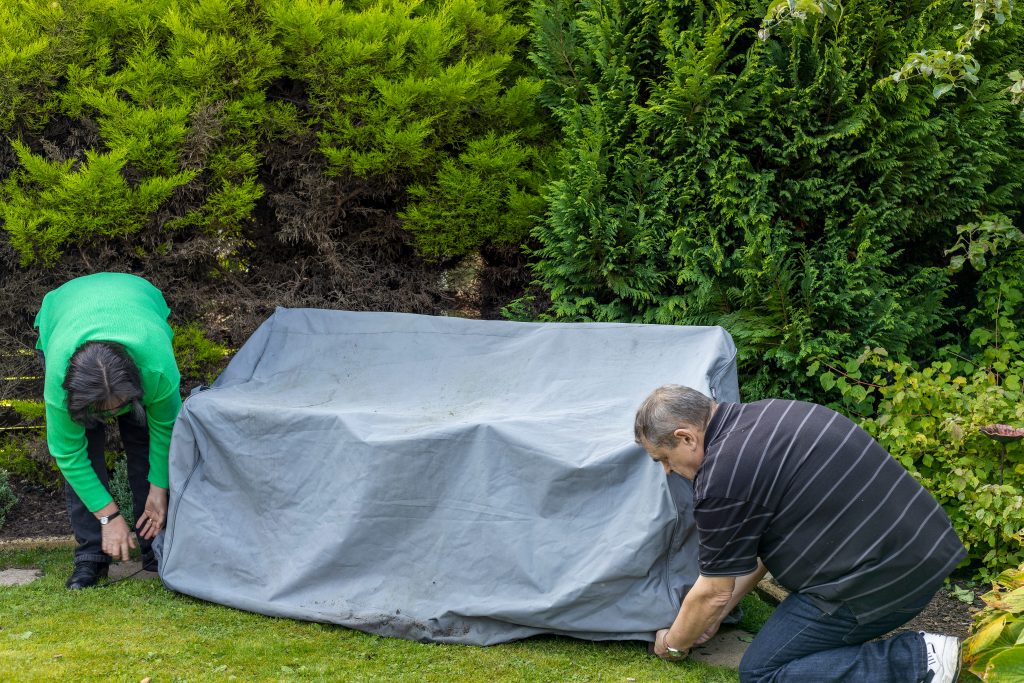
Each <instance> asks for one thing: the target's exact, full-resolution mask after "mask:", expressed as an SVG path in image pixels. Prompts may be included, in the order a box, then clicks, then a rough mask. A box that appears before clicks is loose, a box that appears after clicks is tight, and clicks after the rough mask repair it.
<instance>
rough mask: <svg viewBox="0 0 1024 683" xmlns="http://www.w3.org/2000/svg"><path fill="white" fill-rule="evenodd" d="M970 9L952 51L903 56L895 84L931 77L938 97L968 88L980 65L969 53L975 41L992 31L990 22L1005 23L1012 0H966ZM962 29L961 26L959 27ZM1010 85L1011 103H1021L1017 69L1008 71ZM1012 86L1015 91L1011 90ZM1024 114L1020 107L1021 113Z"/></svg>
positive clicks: (1022, 88)
mask: <svg viewBox="0 0 1024 683" xmlns="http://www.w3.org/2000/svg"><path fill="white" fill-rule="evenodd" d="M964 5H965V6H967V7H972V6H973V9H974V20H973V21H972V22H971V25H970V26H968V27H967V28H966V30H965V31H964V32H963V33H961V34H960V36H958V37H957V40H956V50H955V51H954V50H947V49H942V48H934V49H931V50H921V51H920V52H915V53H913V54H911V55H910V56H908V57H907V60H906V61H905V62H904V64H903V66H901V67H900V68H899V69H898V70H897V71H895V72H893V74H892V76H891V78H892V80H893V81H894V82H896V83H899V82H901V81H906V80H908V79H911V78H915V77H925V78H931V79H934V80H935V81H936V83H935V86H934V87H933V88H932V95H933V96H934V97H935V98H936V99H938V98H940V97H942V96H943V95H945V94H946V93H948V92H950V91H951V90H953V89H954V88H963V89H964V90H967V89H968V86H970V85H974V84H976V83H977V82H978V80H979V79H978V71H980V70H981V64H980V63H979V62H978V60H977V59H975V57H974V55H973V54H972V53H971V49H972V48H973V47H974V44H975V42H976V41H978V40H980V39H981V38H982V36H984V35H985V34H986V33H988V32H989V31H991V30H992V27H993V25H996V26H998V25H1000V24H1003V23H1005V22H1006V20H1007V19H1008V18H1009V17H1010V15H1011V14H1012V12H1013V0H969V1H968V2H965V3H964ZM960 28H963V26H960ZM1008 76H1009V77H1010V80H1012V81H1014V84H1013V85H1011V86H1010V87H1009V88H1007V91H1008V92H1009V93H1010V95H1011V100H1012V101H1013V102H1014V104H1020V103H1021V101H1022V100H1021V95H1022V94H1024V83H1022V82H1021V74H1020V72H1017V71H1014V72H1012V73H1010V74H1008ZM1015 89H1016V90H1015ZM1021 116H1022V117H1024V110H1022V112H1021Z"/></svg>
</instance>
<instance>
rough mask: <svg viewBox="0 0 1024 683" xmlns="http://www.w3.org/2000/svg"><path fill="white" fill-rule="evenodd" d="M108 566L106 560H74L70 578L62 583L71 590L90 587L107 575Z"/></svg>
mask: <svg viewBox="0 0 1024 683" xmlns="http://www.w3.org/2000/svg"><path fill="white" fill-rule="evenodd" d="M109 568H110V565H108V564H107V563H106V562H89V561H87V560H83V561H81V562H75V571H73V572H71V578H70V579H68V582H67V583H65V584H64V585H65V586H67V587H68V588H70V589H71V590H78V589H80V588H92V587H93V586H95V585H96V582H97V581H99V580H100V579H102V578H104V577H105V576H106V575H107V570H108V569H109Z"/></svg>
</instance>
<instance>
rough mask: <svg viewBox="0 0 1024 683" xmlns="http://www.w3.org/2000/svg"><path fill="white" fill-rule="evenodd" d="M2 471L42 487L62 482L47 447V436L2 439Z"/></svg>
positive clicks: (41, 433)
mask: <svg viewBox="0 0 1024 683" xmlns="http://www.w3.org/2000/svg"><path fill="white" fill-rule="evenodd" d="M0 469H4V470H6V471H7V472H9V473H11V474H15V475H17V476H19V477H21V478H22V479H25V480H27V481H31V482H34V483H36V484H40V485H42V486H51V487H53V486H57V485H59V484H60V482H61V481H62V477H61V474H60V470H59V469H58V468H57V463H56V461H55V460H54V459H53V458H52V457H50V452H49V450H48V449H47V447H46V436H45V434H44V433H43V432H42V431H40V432H39V433H38V434H33V435H28V436H25V435H23V434H22V435H19V436H7V437H4V438H3V439H0Z"/></svg>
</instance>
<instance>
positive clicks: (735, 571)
mask: <svg viewBox="0 0 1024 683" xmlns="http://www.w3.org/2000/svg"><path fill="white" fill-rule="evenodd" d="M693 516H694V519H695V520H696V522H697V533H698V536H699V538H700V551H699V561H700V573H701V574H703V575H705V576H744V575H746V574H750V573H751V572H753V571H754V570H756V569H757V557H758V546H759V545H760V541H761V536H762V535H763V534H764V531H765V529H766V528H767V527H768V524H769V522H771V518H772V514H771V512H769V511H768V510H766V509H764V508H762V507H761V506H759V505H754V504H752V503H750V502H749V501H746V500H737V499H733V498H705V499H702V500H700V501H699V502H698V503H697V504H696V506H695V507H694V510H693Z"/></svg>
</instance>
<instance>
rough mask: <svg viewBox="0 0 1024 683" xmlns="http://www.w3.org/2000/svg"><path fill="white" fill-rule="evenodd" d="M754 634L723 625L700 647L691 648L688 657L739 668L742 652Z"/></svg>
mask: <svg viewBox="0 0 1024 683" xmlns="http://www.w3.org/2000/svg"><path fill="white" fill-rule="evenodd" d="M753 639H754V634H753V633H749V632H747V631H743V630H741V629H738V628H730V627H728V626H723V627H722V629H721V630H720V631H719V632H718V633H717V634H716V635H715V637H714V638H712V639H711V640H709V641H708V642H706V643H704V644H703V645H701V646H700V647H695V648H693V651H692V652H691V653H690V659H692V660H693V661H695V662H703V663H705V664H714V665H715V666H727V667H729V668H730V669H738V668H740V660H741V659H743V653H744V652H746V651H747V648H748V647H750V641H752V640H753Z"/></svg>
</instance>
